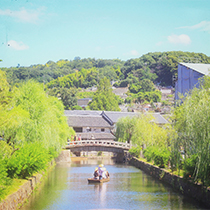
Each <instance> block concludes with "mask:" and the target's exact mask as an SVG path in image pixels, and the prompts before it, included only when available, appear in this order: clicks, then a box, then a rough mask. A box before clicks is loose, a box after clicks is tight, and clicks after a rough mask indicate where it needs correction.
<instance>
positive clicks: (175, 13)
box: [0, 0, 210, 67]
mask: <svg viewBox="0 0 210 210" xmlns="http://www.w3.org/2000/svg"><path fill="white" fill-rule="evenodd" d="M209 9H210V0H1V2H0V59H2V60H3V61H2V62H0V67H11V66H17V65H18V64H20V65H21V66H30V65H34V64H45V63H46V62H48V61H49V60H52V61H55V62H56V61H58V60H60V59H68V60H73V59H74V57H76V56H79V57H81V58H88V57H90V58H96V59H98V58H102V59H114V58H119V59H121V60H128V59H131V58H138V57H140V56H141V55H143V54H146V53H148V52H164V51H176V50H181V51H189V52H196V53H204V54H206V55H207V56H210V12H209Z"/></svg>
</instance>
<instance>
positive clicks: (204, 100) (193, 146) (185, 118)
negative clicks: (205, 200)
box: [173, 77, 210, 186]
mask: <svg viewBox="0 0 210 210" xmlns="http://www.w3.org/2000/svg"><path fill="white" fill-rule="evenodd" d="M208 83H209V77H205V78H204V86H201V87H200V88H199V89H197V88H194V89H193V90H192V93H191V94H189V95H188V96H187V97H186V98H185V99H184V101H183V103H182V104H181V105H180V106H178V107H177V108H176V109H175V112H174V124H175V128H176V130H177V132H178V134H179V138H176V139H175V140H174V143H173V157H174V158H173V161H174V162H173V164H174V165H176V166H177V167H178V169H180V164H181V163H180V159H178V158H175V157H178V156H179V155H178V154H179V151H180V150H183V151H184V155H185V156H184V168H185V169H187V170H188V169H189V168H191V169H192V168H193V172H192V171H191V173H190V176H191V177H192V178H193V179H194V181H199V180H200V181H201V182H202V183H203V184H204V185H205V186H209V184H210V176H209V174H210V173H209V172H210V167H209V162H210V153H209V148H210V135H209V134H210V117H209V116H210V90H209V86H208ZM189 165H190V166H189ZM186 172H187V171H186Z"/></svg>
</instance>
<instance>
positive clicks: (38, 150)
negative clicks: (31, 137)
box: [7, 143, 50, 178]
mask: <svg viewBox="0 0 210 210" xmlns="http://www.w3.org/2000/svg"><path fill="white" fill-rule="evenodd" d="M49 161H50V155H49V153H48V150H47V149H46V148H44V147H43V146H42V145H41V144H38V143H30V144H27V145H25V146H24V147H22V148H21V149H20V150H18V151H16V152H15V153H14V154H13V155H12V156H11V158H10V159H9V160H8V163H7V173H8V176H9V177H11V178H14V177H17V178H26V177H30V176H31V175H32V174H33V173H35V172H38V171H40V170H43V169H46V167H47V163H48V162H49Z"/></svg>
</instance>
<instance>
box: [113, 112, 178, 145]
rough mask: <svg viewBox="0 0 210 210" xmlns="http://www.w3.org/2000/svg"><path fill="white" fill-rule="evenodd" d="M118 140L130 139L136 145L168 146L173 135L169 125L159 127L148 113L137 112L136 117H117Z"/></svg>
mask: <svg viewBox="0 0 210 210" xmlns="http://www.w3.org/2000/svg"><path fill="white" fill-rule="evenodd" d="M116 126H117V129H116V138H117V140H118V141H124V142H125V141H132V144H135V145H137V146H142V145H145V146H152V145H155V146H164V147H165V146H166V147H167V146H170V144H171V137H172V136H173V135H174V132H173V129H172V128H171V126H170V125H167V126H165V127H160V126H158V125H157V124H156V123H155V120H154V117H153V116H152V115H150V114H139V115H138V116H137V117H125V118H121V119H119V121H118V122H117V124H116Z"/></svg>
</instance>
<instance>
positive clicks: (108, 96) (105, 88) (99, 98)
mask: <svg viewBox="0 0 210 210" xmlns="http://www.w3.org/2000/svg"><path fill="white" fill-rule="evenodd" d="M118 100H119V99H118V97H117V96H116V95H115V94H114V93H113V92H112V88H111V84H110V81H109V80H108V79H107V78H106V77H104V78H103V79H101V80H100V82H99V85H98V89H97V91H96V93H95V94H94V96H93V99H92V101H91V102H89V108H90V109H91V110H106V111H120V109H119V106H118Z"/></svg>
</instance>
